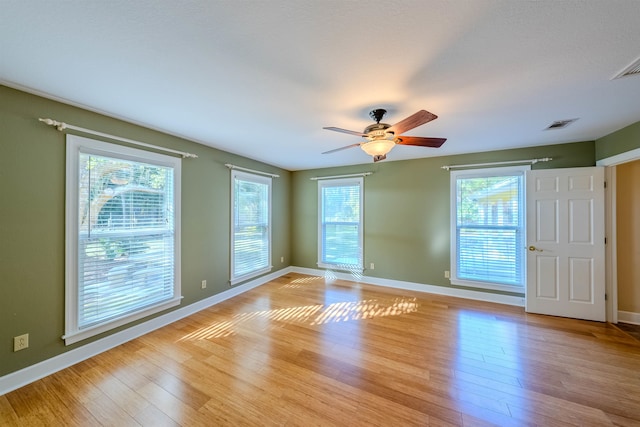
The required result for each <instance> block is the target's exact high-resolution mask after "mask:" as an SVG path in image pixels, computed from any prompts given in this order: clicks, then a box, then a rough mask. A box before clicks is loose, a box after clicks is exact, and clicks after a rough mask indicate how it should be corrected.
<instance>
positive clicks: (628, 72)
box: [611, 58, 640, 80]
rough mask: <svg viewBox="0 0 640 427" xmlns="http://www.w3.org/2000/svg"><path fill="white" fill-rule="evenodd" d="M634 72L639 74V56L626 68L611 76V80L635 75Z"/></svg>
mask: <svg viewBox="0 0 640 427" xmlns="http://www.w3.org/2000/svg"><path fill="white" fill-rule="evenodd" d="M636 74H640V58H638V59H636V60H635V61H633V62H632V63H631V64H629V66H628V67H627V68H625V69H624V70H622V71H620V72H619V73H618V74H616V75H615V76H613V77H612V78H611V80H615V79H619V78H622V77H627V76H635V75H636Z"/></svg>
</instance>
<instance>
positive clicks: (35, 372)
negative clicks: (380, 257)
mask: <svg viewBox="0 0 640 427" xmlns="http://www.w3.org/2000/svg"><path fill="white" fill-rule="evenodd" d="M289 273H300V274H308V275H312V276H320V277H323V276H324V277H327V276H328V277H334V278H338V279H341V280H348V281H357V282H360V283H365V284H369V285H377V286H385V287H389V288H395V289H404V290H409V291H416V292H426V293H432V294H436V295H444V296H451V297H457V298H466V299H471V300H477V301H487V302H494V303H498V304H505V305H512V306H518V307H522V306H523V305H524V297H519V296H512V295H500V294H492V293H488V292H479V291H471V290H466V289H456V288H449V287H445V286H434V285H428V284H422V283H413V282H405V281H401V280H391V279H382V278H377V277H367V276H358V275H352V274H346V273H335V272H332V271H325V270H316V269H311V268H303V267H285V268H283V269H281V270H278V271H275V272H273V273H270V274H268V275H265V276H262V277H259V278H257V279H255V280H252V281H250V282H247V283H244V284H242V285H240V286H237V287H234V288H232V289H229V290H226V291H223V292H221V293H219V294H216V295H213V296H211V297H209V298H205V299H203V300H200V301H197V302H195V303H193V304H190V305H188V306H186V307H181V308H178V309H176V310H174V311H171V312H169V313H166V314H163V315H161V316H158V317H155V318H153V319H150V320H148V321H146V322H143V323H140V324H137V325H134V326H132V327H130V328H127V329H125V330H123V331H119V332H116V333H114V334H111V335H109V336H107V337H104V338H101V339H99V340H96V341H93V342H90V343H88V344H85V345H83V346H81V347H77V348H75V349H72V350H69V351H67V352H65V353H62V354H59V355H57V356H54V357H52V358H49V359H46V360H43V361H41V362H39V363H36V364H34V365H31V366H27V367H26V368H23V369H20V370H19V371H15V372H11V373H9V374H7V375H4V376H2V377H0V396H2V395H4V394H6V393H9V392H11V391H13V390H16V389H18V388H20V387H23V386H25V385H27V384H30V383H32V382H34V381H37V380H39V379H41V378H44V377H46V376H48V375H51V374H54V373H56V372H58V371H61V370H62V369H65V368H68V367H69V366H72V365H75V364H76V363H80V362H82V361H83V360H87V359H89V358H91V357H93V356H96V355H98V354H100V353H103V352H105V351H107V350H110V349H112V348H114V347H117V346H119V345H121V344H124V343H126V342H128V341H131V340H133V339H135V338H138V337H140V336H142V335H145V334H147V333H149V332H152V331H155V330H156V329H159V328H162V327H163V326H166V325H169V324H171V323H173V322H176V321H178V320H180V319H183V318H185V317H188V316H191V315H192V314H195V313H197V312H199V311H202V310H204V309H206V308H209V307H211V306H213V305H216V304H219V303H221V302H223V301H226V300H228V299H230V298H233V297H235V296H238V295H240V294H243V293H245V292H247V291H249V290H251V289H254V288H257V287H258V286H261V285H263V284H265V283H267V282H270V281H271V280H274V279H277V278H278V277H281V276H284V275H285V274H289ZM622 313H623V312H622ZM631 314H635V315H637V316H638V318H640V314H637V313H631ZM621 317H625V316H623V315H621ZM639 321H640V319H639Z"/></svg>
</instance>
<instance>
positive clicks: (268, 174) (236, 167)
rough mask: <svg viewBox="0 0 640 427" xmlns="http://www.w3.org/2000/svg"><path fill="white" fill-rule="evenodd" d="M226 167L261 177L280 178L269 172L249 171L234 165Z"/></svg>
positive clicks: (229, 164) (226, 164)
mask: <svg viewBox="0 0 640 427" xmlns="http://www.w3.org/2000/svg"><path fill="white" fill-rule="evenodd" d="M224 165H225V166H226V167H228V168H229V169H237V170H239V171H245V172H251V173H257V174H260V175H266V176H270V177H271V178H280V175H276V174H275V173H269V172H262V171H257V170H253V169H247V168H243V167H240V166H236V165H232V164H231V163H225V164H224Z"/></svg>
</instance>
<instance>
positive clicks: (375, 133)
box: [362, 123, 395, 140]
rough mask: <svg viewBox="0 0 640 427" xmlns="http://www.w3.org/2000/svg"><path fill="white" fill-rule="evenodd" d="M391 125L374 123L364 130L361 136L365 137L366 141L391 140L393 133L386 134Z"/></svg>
mask: <svg viewBox="0 0 640 427" xmlns="http://www.w3.org/2000/svg"><path fill="white" fill-rule="evenodd" d="M390 127H391V125H389V124H387V123H374V124H372V125H369V126H367V127H366V128H365V130H364V132H362V133H363V134H365V135H367V139H369V140H375V139H393V138H394V136H395V135H394V133H393V132H387V129H389V128H390Z"/></svg>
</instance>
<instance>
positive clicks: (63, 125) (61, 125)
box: [38, 119, 198, 158]
mask: <svg viewBox="0 0 640 427" xmlns="http://www.w3.org/2000/svg"><path fill="white" fill-rule="evenodd" d="M38 120H39V121H41V122H43V123H46V124H48V125H49V126H55V127H56V129H58V130H59V131H60V132H64V131H65V130H67V129H71V130H75V131H78V132H82V133H86V134H89V135H94V136H101V137H103V138H108V139H115V140H116V141H121V142H126V143H128V144H133V145H139V146H141V147H147V148H153V149H154V150H159V151H165V152H167V153H173V154H179V155H181V156H182V157H183V158H186V157H192V158H197V157H198V156H197V155H195V154H191V153H185V152H184V151H178V150H172V149H171V148H165V147H158V146H157V145H152V144H147V143H146V142H140V141H134V140H133V139H129V138H122V137H120V136H116V135H110V134H108V133H102V132H98V131H95V130H91V129H86V128H81V127H79V126H74V125H70V124H68V123H64V122H58V121H56V120H52V119H38ZM65 133H66V132H65Z"/></svg>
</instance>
